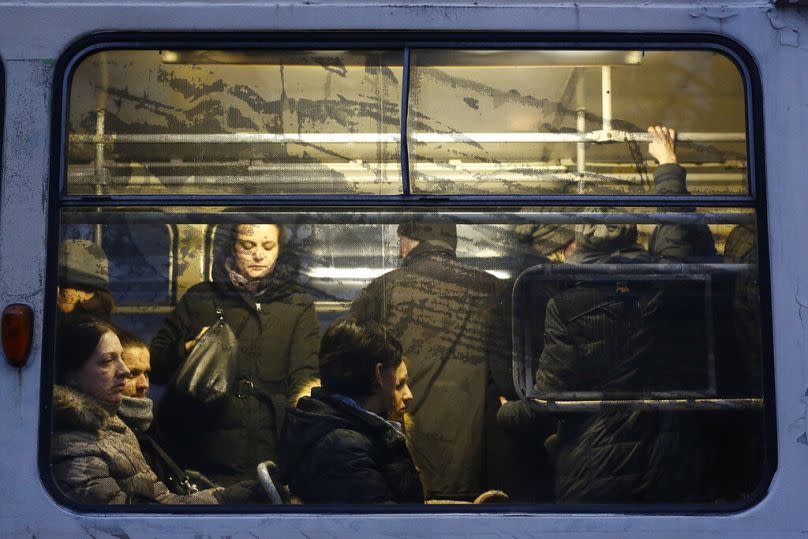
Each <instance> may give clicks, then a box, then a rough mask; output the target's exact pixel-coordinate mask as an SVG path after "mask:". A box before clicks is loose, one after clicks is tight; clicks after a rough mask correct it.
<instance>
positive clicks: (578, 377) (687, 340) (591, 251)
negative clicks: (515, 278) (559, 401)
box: [497, 165, 715, 503]
mask: <svg viewBox="0 0 808 539" xmlns="http://www.w3.org/2000/svg"><path fill="white" fill-rule="evenodd" d="M654 178H655V187H656V192H657V193H658V194H686V193H687V191H686V189H685V184H684V179H685V176H684V169H682V167H680V166H678V165H663V166H660V167H659V168H658V169H657V171H656V172H655V174H654ZM577 243H578V246H577V250H576V252H575V254H574V255H573V256H572V257H571V258H570V260H569V261H568V262H569V263H570V264H576V263H577V264H592V263H624V264H625V263H648V262H665V261H670V260H671V259H676V260H683V259H698V260H701V261H709V260H710V258H711V257H713V256H714V255H715V245H714V241H713V238H712V234H711V232H710V230H709V228H707V227H706V226H705V225H661V226H658V227H656V229H655V230H654V233H653V234H652V237H651V240H650V242H649V252H650V255H651V256H649V255H648V254H646V253H645V251H644V250H643V249H642V248H641V247H640V246H638V245H636V244H634V243H633V240H631V241H628V242H627V243H625V244H624V245H620V246H619V247H618V248H615V246H614V245H612V246H611V248H610V249H607V250H603V249H600V248H599V246H598V245H594V244H588V243H586V242H585V241H582V238H580V237H579V238H578V241H577ZM683 290H684V289H682V288H679V287H678V285H673V286H665V287H656V286H652V285H649V284H643V283H641V282H637V283H628V284H627V286H626V287H625V289H621V287H617V286H615V283H611V284H610V285H602V284H601V285H595V284H586V283H578V284H576V285H574V286H572V287H571V288H568V289H566V290H564V291H562V292H561V293H559V294H558V295H556V296H555V297H554V298H553V299H552V300H550V302H549V303H548V304H547V308H546V318H545V332H544V348H543V351H542V354H541V357H540V359H539V366H538V370H537V372H536V385H535V389H536V391H538V392H539V393H542V394H544V395H547V396H553V394H554V393H555V394H557V395H559V396H561V394H564V393H567V392H575V391H595V392H603V393H605V394H607V395H611V396H618V395H619V396H629V395H633V396H636V395H637V394H642V393H643V392H645V391H661V390H667V389H675V390H683V389H684V390H688V389H696V388H704V387H705V385H706V383H705V381H706V365H707V360H706V357H705V356H704V355H701V354H698V353H697V351H698V350H699V349H700V348H699V347H700V346H702V345H703V342H704V341H703V338H704V335H703V331H704V330H703V326H704V324H703V323H702V322H701V320H702V317H700V316H696V317H694V316H693V311H692V309H693V308H694V305H697V304H699V303H698V301H699V300H700V298H695V299H694V298H692V297H688V296H687V295H686V294H682V293H681V292H683ZM701 349H703V348H701ZM539 417H541V416H539V415H538V414H537V412H536V410H534V409H533V408H532V407H531V405H530V403H528V402H526V401H520V402H515V403H508V404H507V405H505V406H503V408H502V409H501V410H500V412H499V414H498V418H497V419H498V422H499V423H500V424H501V425H503V426H505V427H508V428H517V429H519V428H521V429H525V428H530V427H529V425H531V423H534V424H535V422H536V421H537V419H538V418H539ZM561 417H562V419H561V421H559V429H558V435H559V439H558V440H557V441H556V442H554V443H553V445H552V451H553V452H554V453H555V455H554V456H555V461H556V466H555V471H556V499H557V501H559V502H578V503H620V502H668V501H671V502H683V501H688V500H690V499H693V498H694V496H695V495H696V491H697V485H698V478H699V471H698V470H699V467H700V465H701V461H702V454H701V452H700V451H699V449H698V446H699V445H700V444H699V434H698V429H697V424H696V420H695V418H694V417H693V416H688V415H687V414H677V413H664V412H638V411H614V412H601V413H596V414H584V413H581V414H565V415H564V416H561Z"/></svg>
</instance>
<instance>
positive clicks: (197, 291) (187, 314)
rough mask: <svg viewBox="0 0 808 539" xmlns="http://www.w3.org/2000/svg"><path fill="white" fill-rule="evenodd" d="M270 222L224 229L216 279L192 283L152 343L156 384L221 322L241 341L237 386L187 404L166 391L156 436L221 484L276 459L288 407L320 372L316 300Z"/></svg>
mask: <svg viewBox="0 0 808 539" xmlns="http://www.w3.org/2000/svg"><path fill="white" fill-rule="evenodd" d="M283 237H284V231H283V227H281V226H278V225H274V224H256V225H238V226H236V225H221V226H219V229H218V231H217V232H216V235H215V237H214V246H213V256H214V260H213V281H212V282H203V283H199V284H197V285H195V286H193V287H192V288H191V289H190V290H188V292H186V293H185V295H184V296H183V297H182V299H181V300H180V301H179V303H178V304H177V306H176V308H175V309H174V311H173V312H172V313H171V314H170V315H169V316H168V317H167V319H166V321H165V323H164V325H163V327H162V328H161V329H160V331H159V332H158V333H157V335H156V336H155V337H154V339H152V342H151V346H150V352H151V359H152V380H153V381H154V382H155V383H157V384H166V383H169V382H171V380H172V378H173V377H174V376H175V373H176V372H177V370H178V369H179V367H180V366H181V365H182V364H183V362H184V361H185V360H186V359H187V358H188V357H189V354H190V353H191V350H192V349H193V347H194V346H195V344H196V343H197V341H198V340H199V339H200V338H201V336H202V334H204V332H205V331H206V330H207V328H208V327H209V326H211V325H213V324H214V323H215V322H216V321H217V320H218V318H219V315H218V314H217V310H219V309H220V310H221V312H222V317H223V319H224V322H225V323H226V324H227V325H228V326H229V327H230V329H231V330H232V331H233V332H234V334H235V336H236V338H237V339H238V351H237V360H236V367H235V368H236V372H235V373H234V375H235V376H234V378H235V381H236V383H235V387H234V388H233V389H232V391H231V392H230V393H229V394H227V395H226V396H225V397H224V398H221V399H218V400H216V401H215V402H212V403H208V404H203V403H201V402H188V400H189V399H187V398H184V396H179V395H178V393H177V392H174V391H172V386H171V385H169V387H168V388H167V390H166V392H165V394H164V396H163V399H162V401H161V403H160V406H159V408H158V410H157V413H156V417H155V420H156V424H157V425H156V426H157V434H158V438H159V440H160V442H161V443H162V444H163V447H164V448H165V450H166V451H167V452H168V453H169V454H170V455H172V456H173V457H174V459H175V460H176V461H177V464H179V465H180V467H182V468H183V469H189V468H190V469H193V470H197V471H199V472H201V473H202V474H204V475H205V476H207V477H208V478H210V480H211V481H213V482H214V483H216V484H219V485H229V484H232V483H234V482H236V481H239V480H242V479H247V478H251V477H254V475H255V466H256V465H257V464H258V463H259V462H261V461H264V460H270V459H271V460H275V459H277V457H278V451H279V447H278V443H279V437H280V432H281V429H282V427H283V421H284V418H285V413H286V408H287V406H289V405H294V403H295V402H296V401H297V398H298V396H299V395H300V394H301V393H302V392H303V391H304V390H305V389H307V388H308V387H310V385H311V384H312V382H313V381H314V380H315V379H316V377H317V346H318V343H319V326H318V323H317V318H316V315H315V312H314V300H313V299H312V298H311V296H309V295H308V294H306V293H305V292H303V290H302V287H301V286H300V285H299V284H298V283H297V270H298V263H297V258H296V256H295V255H294V253H293V251H292V249H291V248H289V247H288V246H286V245H282V241H283Z"/></svg>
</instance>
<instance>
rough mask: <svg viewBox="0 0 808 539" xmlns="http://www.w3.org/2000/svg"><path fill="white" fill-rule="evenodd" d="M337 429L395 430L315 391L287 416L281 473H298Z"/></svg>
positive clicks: (381, 420)
mask: <svg viewBox="0 0 808 539" xmlns="http://www.w3.org/2000/svg"><path fill="white" fill-rule="evenodd" d="M337 429H348V430H354V431H359V432H365V433H368V434H369V433H372V432H375V431H383V430H387V429H392V427H391V426H389V425H388V424H387V423H386V422H385V421H384V420H383V419H381V418H379V419H376V418H374V417H373V416H371V415H369V414H363V413H361V412H360V411H359V410H354V409H352V408H350V407H349V406H347V405H344V404H341V403H339V402H335V401H333V400H331V399H329V398H328V396H327V394H326V393H325V392H323V391H322V390H321V389H320V388H315V389H314V390H312V396H311V397H302V398H301V399H300V400H299V401H298V402H297V407H296V408H290V409H289V410H288V411H287V413H286V421H285V424H284V435H283V443H282V444H281V454H280V468H281V473H282V474H283V475H284V476H287V474H288V473H289V472H291V471H293V470H295V469H296V468H297V466H298V462H299V461H300V460H301V458H303V457H304V456H305V455H306V454H307V453H308V451H309V449H310V448H311V447H312V446H313V445H315V444H316V443H317V442H318V441H320V439H322V438H323V437H324V436H326V435H327V434H329V433H331V432H333V431H335V430H337Z"/></svg>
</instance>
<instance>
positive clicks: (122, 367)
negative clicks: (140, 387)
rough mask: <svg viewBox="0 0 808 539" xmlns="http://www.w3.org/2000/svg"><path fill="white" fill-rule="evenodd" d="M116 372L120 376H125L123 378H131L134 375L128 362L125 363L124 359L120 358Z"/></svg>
mask: <svg viewBox="0 0 808 539" xmlns="http://www.w3.org/2000/svg"><path fill="white" fill-rule="evenodd" d="M116 374H117V375H118V378H123V379H126V378H129V377H130V376H132V373H131V372H130V371H129V369H128V368H127V366H126V363H124V362H123V360H122V359H119V360H118V370H117V372H116Z"/></svg>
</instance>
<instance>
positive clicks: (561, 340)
mask: <svg viewBox="0 0 808 539" xmlns="http://www.w3.org/2000/svg"><path fill="white" fill-rule="evenodd" d="M578 363H579V354H578V347H577V346H576V345H575V342H574V341H573V339H572V335H571V334H570V331H569V328H568V327H567V324H566V323H565V322H564V320H563V318H562V316H561V312H560V311H559V308H558V304H557V303H556V300H555V299H551V300H550V301H549V302H548V303H547V314H546V316H545V318H544V349H543V350H542V353H541V357H540V358H539V366H538V369H537V370H536V386H535V389H536V391H537V392H540V393H549V392H558V391H569V390H572V389H577V388H580V387H581V380H580V378H581V373H582V372H585V371H584V370H583V369H585V368H586V366H585V365H578Z"/></svg>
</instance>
